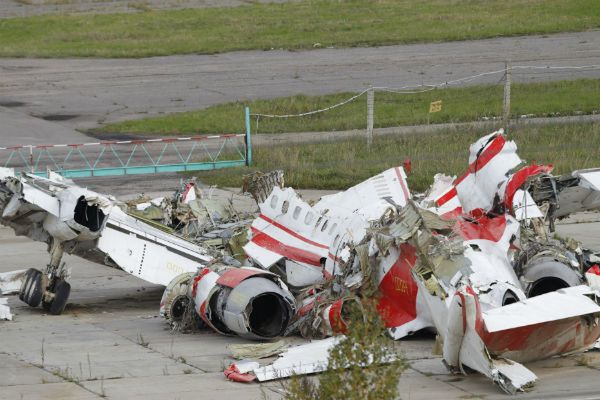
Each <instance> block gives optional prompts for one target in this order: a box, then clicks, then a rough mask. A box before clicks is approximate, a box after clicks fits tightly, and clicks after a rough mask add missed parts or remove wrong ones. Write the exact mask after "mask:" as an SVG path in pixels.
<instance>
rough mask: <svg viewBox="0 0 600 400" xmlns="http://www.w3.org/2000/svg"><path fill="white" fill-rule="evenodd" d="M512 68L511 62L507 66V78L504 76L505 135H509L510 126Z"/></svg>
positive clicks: (503, 124)
mask: <svg viewBox="0 0 600 400" xmlns="http://www.w3.org/2000/svg"><path fill="white" fill-rule="evenodd" d="M511 70H512V68H511V64H510V61H507V62H506V64H505V76H504V104H503V114H502V126H503V128H504V133H508V124H509V121H510V84H511V80H512V71H511Z"/></svg>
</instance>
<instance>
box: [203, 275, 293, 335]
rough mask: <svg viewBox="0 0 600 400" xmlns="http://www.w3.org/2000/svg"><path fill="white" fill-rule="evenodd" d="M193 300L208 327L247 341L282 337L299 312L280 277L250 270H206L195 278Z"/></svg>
mask: <svg viewBox="0 0 600 400" xmlns="http://www.w3.org/2000/svg"><path fill="white" fill-rule="evenodd" d="M192 297H193V299H194V304H195V309H196V312H197V313H198V314H199V315H200V317H201V318H202V319H203V320H204V322H205V323H206V324H207V325H209V326H210V327H212V328H213V329H214V330H216V331H217V332H220V333H223V334H229V335H232V334H236V335H239V336H242V337H245V338H248V339H271V338H274V337H277V336H280V335H282V334H283V333H284V332H285V330H286V328H287V327H288V325H289V323H290V321H291V320H292V317H293V316H294V314H295V312H296V304H295V300H294V296H293V295H292V294H291V293H290V291H289V290H288V288H287V287H286V285H285V284H284V283H283V282H282V281H281V279H279V277H278V276H277V275H275V274H273V273H271V272H268V271H264V270H260V269H256V268H250V267H244V268H230V267H226V268H224V269H222V270H220V271H218V272H215V271H213V270H211V269H209V268H204V269H203V270H202V271H200V272H199V273H198V275H197V276H196V277H195V278H194V282H193V284H192Z"/></svg>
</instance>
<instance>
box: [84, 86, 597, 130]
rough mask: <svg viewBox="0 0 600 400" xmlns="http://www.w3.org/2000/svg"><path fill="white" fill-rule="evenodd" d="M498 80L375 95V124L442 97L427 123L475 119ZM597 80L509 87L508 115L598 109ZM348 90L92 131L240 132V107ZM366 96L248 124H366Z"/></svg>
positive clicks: (496, 102) (414, 120)
mask: <svg viewBox="0 0 600 400" xmlns="http://www.w3.org/2000/svg"><path fill="white" fill-rule="evenodd" d="M502 91H503V88H502V86H501V85H492V86H489V85H488V86H469V87H464V88H451V89H440V90H435V91H431V92H425V93H420V94H402V95H401V94H394V93H386V92H378V93H376V94H375V118H374V125H375V127H379V128H382V127H390V126H400V125H417V124H424V123H427V119H428V110H429V103H430V102H431V101H435V100H442V101H443V109H442V112H439V113H434V114H431V115H430V119H431V121H430V122H431V123H443V122H465V121H477V120H481V119H483V118H491V117H497V116H500V115H501V114H502ZM598 93H600V79H581V80H574V81H555V82H546V83H536V84H515V85H513V86H512V97H511V105H512V114H513V116H520V115H523V114H527V115H535V116H540V117H541V116H556V115H574V114H591V113H594V112H599V111H600V102H599V98H600V97H599V95H598ZM352 95H353V94H352V93H339V94H332V95H326V96H292V97H285V98H278V99H272V100H257V101H252V102H248V103H242V102H236V103H228V104H223V105H217V106H213V107H209V108H207V109H204V110H200V111H191V112H184V113H177V114H171V115H167V116H162V117H158V118H148V119H142V120H135V121H126V122H121V123H117V124H112V125H107V126H104V127H101V128H98V129H96V130H95V131H94V132H95V133H102V132H109V133H147V134H160V135H181V134H183V135H187V134H196V133H222V132H243V131H244V129H245V128H244V118H243V115H244V114H243V112H244V106H246V105H247V106H249V107H250V108H251V111H252V112H253V113H263V114H296V113H303V112H307V111H310V110H315V109H320V108H323V107H327V106H330V105H333V104H336V103H339V102H341V101H343V100H345V99H347V98H349V97H351V96H352ZM366 110H367V107H366V95H363V96H362V97H360V98H358V99H357V100H355V101H354V102H352V103H349V104H347V105H344V106H342V107H339V108H336V109H334V110H332V111H328V112H326V113H321V114H316V115H312V116H309V117H302V118H286V119H270V118H261V119H260V120H259V122H258V126H257V124H256V119H255V118H253V123H252V128H253V130H255V131H257V132H258V133H280V132H324V131H337V130H349V129H361V128H365V126H366Z"/></svg>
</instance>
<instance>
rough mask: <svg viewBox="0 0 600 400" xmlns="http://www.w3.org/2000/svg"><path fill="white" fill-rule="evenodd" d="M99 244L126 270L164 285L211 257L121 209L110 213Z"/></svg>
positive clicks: (194, 268)
mask: <svg viewBox="0 0 600 400" xmlns="http://www.w3.org/2000/svg"><path fill="white" fill-rule="evenodd" d="M97 247H98V249H99V250H101V251H102V252H104V253H106V255H107V256H108V257H110V259H112V260H113V261H114V262H115V263H116V264H117V265H118V266H119V267H120V268H121V269H123V270H124V271H125V272H128V273H130V274H132V275H134V276H137V277H139V278H141V279H144V280H146V281H148V282H151V283H155V284H159V285H164V286H166V285H168V284H169V282H171V280H172V279H173V278H175V277H176V276H178V275H180V274H182V273H185V272H195V271H196V270H197V269H198V267H200V266H201V265H203V264H206V263H207V262H208V261H210V260H211V257H210V256H208V255H207V254H206V253H205V251H204V250H202V249H201V248H200V247H198V246H196V245H194V244H192V243H189V242H187V241H185V240H183V239H180V238H177V237H175V236H173V235H169V234H167V233H164V232H162V231H160V230H159V229H156V228H153V227H151V226H149V225H146V224H144V223H142V222H140V221H137V220H136V219H135V218H133V217H130V216H128V215H126V214H125V213H123V212H122V211H121V210H120V209H117V208H115V209H114V210H113V211H112V212H111V214H110V215H109V217H108V222H107V224H106V227H105V228H104V229H103V231H102V236H101V237H100V239H98V243H97Z"/></svg>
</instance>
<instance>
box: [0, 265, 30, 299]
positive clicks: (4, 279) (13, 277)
mask: <svg viewBox="0 0 600 400" xmlns="http://www.w3.org/2000/svg"><path fill="white" fill-rule="evenodd" d="M25 271H26V270H24V269H19V270H16V271H10V272H2V273H0V295H7V294H15V293H19V289H21V284H22V283H23V277H24V275H25Z"/></svg>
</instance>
